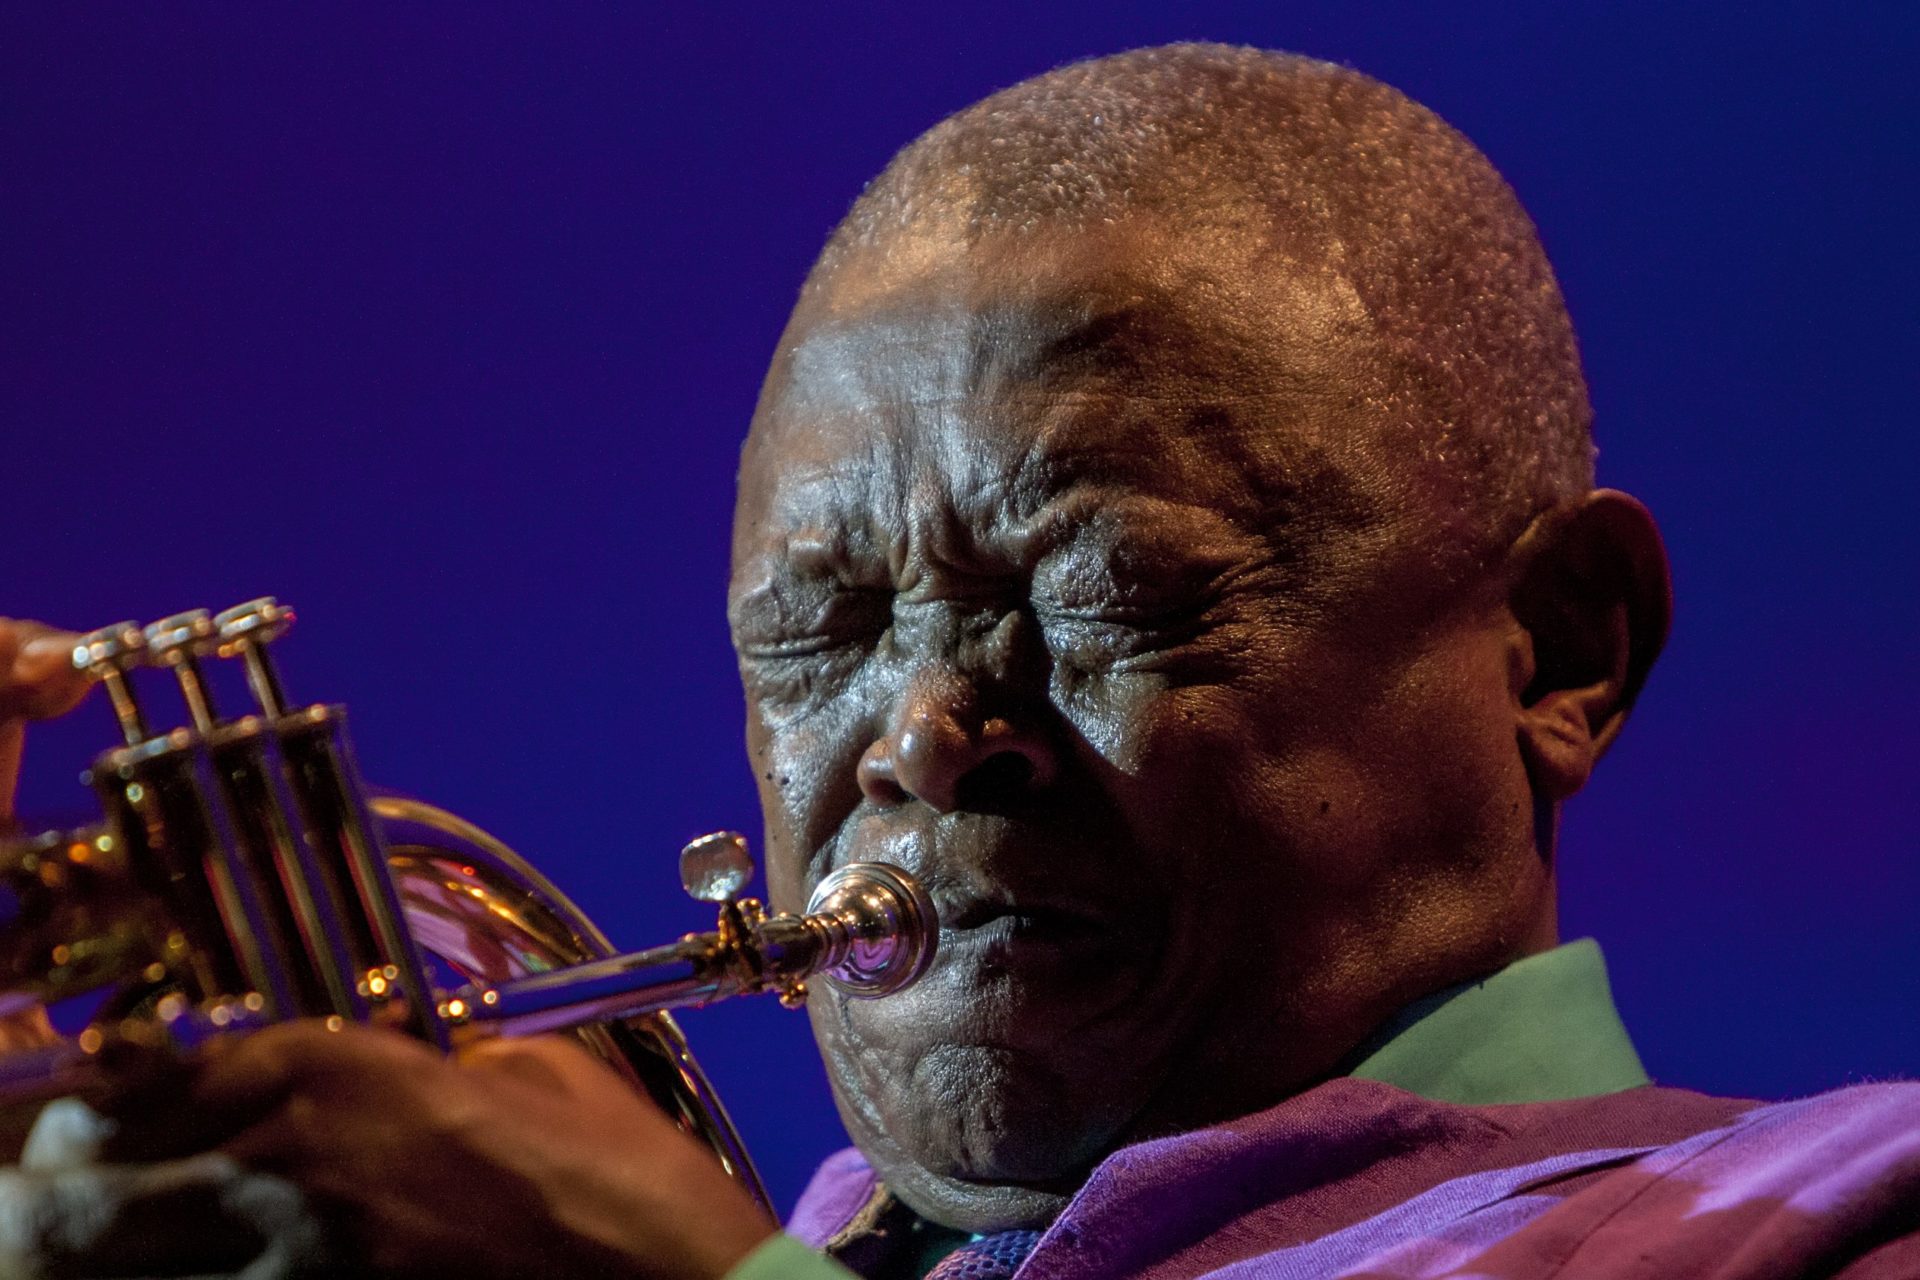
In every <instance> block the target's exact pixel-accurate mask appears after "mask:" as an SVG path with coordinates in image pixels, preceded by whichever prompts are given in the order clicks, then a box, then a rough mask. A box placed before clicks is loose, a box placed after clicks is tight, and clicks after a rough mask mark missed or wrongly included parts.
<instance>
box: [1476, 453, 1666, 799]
mask: <svg viewBox="0 0 1920 1280" xmlns="http://www.w3.org/2000/svg"><path fill="white" fill-rule="evenodd" d="M1514 554H1515V562H1516V574H1515V577H1514V582H1513V586H1512V590H1511V594H1510V598H1509V604H1510V607H1511V609H1512V611H1513V615H1514V617H1515V619H1516V620H1517V621H1518V622H1519V623H1520V626H1521V628H1522V630H1523V632H1524V635H1525V644H1526V646H1527V649H1528V658H1529V661H1528V662H1527V663H1526V664H1525V665H1526V670H1527V671H1528V678H1527V679H1526V681H1525V682H1524V687H1522V688H1520V689H1519V690H1517V692H1516V697H1515V719H1516V723H1515V728H1516V731H1517V733H1518V737H1519V743H1520V747H1521V751H1522V753H1523V755H1524V756H1525V758H1526V762H1527V767H1528V771H1529V773H1530V774H1531V776H1532V777H1533V779H1534V785H1535V787H1536V788H1538V789H1539V790H1541V791H1542V792H1544V793H1545V795H1546V797H1547V798H1550V799H1553V800H1562V799H1565V798H1566V797H1568V796H1570V795H1572V794H1573V793H1574V792H1576V791H1578V790H1579V789H1580V788H1581V787H1582V786H1584V785H1586V781H1587V778H1588V777H1589V776H1590V775H1591V774H1592V772H1593V766H1594V764H1595V763H1596V762H1597V761H1598V760H1599V758H1600V756H1601V755H1602V754H1603V753H1604V752H1605V751H1606V749H1607V747H1608V746H1610V745H1611V744H1612V742H1613V739H1614V738H1615V737H1616V736H1617V735H1618V734H1619V732H1620V727H1621V725H1622V724H1623V723H1625V720H1626V715H1627V711H1628V710H1629V708H1631V706H1632V705H1633V700H1634V698H1635V696H1636V695H1638V693H1639V692H1640V688H1641V686H1642V685H1643V684H1644V683H1645V682H1646V678H1647V673H1648V671H1649V670H1651V668H1652V666H1653V661H1654V659H1655V658H1656V657H1657V656H1658V655H1659V652H1660V648H1661V645H1662V644H1663V643H1664V642H1665V640H1666V634H1667V626H1668V623H1669V620H1670V618H1671V614H1672V596H1671V588H1670V585H1669V579H1668V575H1667V557H1666V551H1665V549H1664V548H1663V547H1662V545H1661V542H1660V533H1659V530H1658V528H1657V527H1656V526H1655V525H1654V522H1653V517H1652V515H1650V514H1649V513H1648V511H1647V509H1646V508H1645V507H1644V506H1642V505H1641V504H1640V503H1639V502H1637V501H1635V500H1634V499H1633V498H1630V497H1628V496H1627V495H1626V494H1623V493H1619V492H1617V491H1615V490H1612V489H1599V490H1595V491H1594V492H1593V493H1590V494H1588V495H1587V496H1586V497H1585V498H1583V499H1581V500H1580V501H1579V502H1578V503H1576V504H1573V505H1571V506H1568V507H1562V508H1558V509H1556V510H1554V511H1552V512H1549V513H1547V514H1546V515H1545V516H1543V517H1541V519H1540V520H1538V521H1536V522H1535V525H1534V527H1533V528H1531V529H1529V530H1528V532H1527V533H1526V535H1524V536H1523V537H1522V538H1521V540H1520V541H1519V542H1518V543H1516V544H1515V548H1514Z"/></svg>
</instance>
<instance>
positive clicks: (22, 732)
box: [0, 618, 87, 833]
mask: <svg viewBox="0 0 1920 1280" xmlns="http://www.w3.org/2000/svg"><path fill="white" fill-rule="evenodd" d="M78 639H79V637H78V636H76V635H74V634H73V633H72V632H70V631H59V630H56V629H55V628H53V627H49V626H46V625H44V624H42V623H38V622H20V621H16V620H14V619H12V618H0V833H4V832H5V831H6V830H7V829H8V828H10V827H11V826H12V825H13V821H14V812H13V795H14V790H15V788H16V787H17V786H18V785H19V782H20V749H21V746H22V744H23V743H24V741H25V738H26V726H27V721H29V720H49V719H52V718H53V717H54V716H58V715H64V714H66V713H67V712H68V711H70V710H72V709H73V707H74V705H75V704H77V703H78V702H79V701H80V699H81V698H83V697H84V696H86V692H87V679H86V677H85V676H83V675H81V674H80V673H79V672H78V671H75V670H74V669H73V645H74V642H75V641H76V640H78Z"/></svg>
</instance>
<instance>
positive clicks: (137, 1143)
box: [103, 1019, 441, 1160]
mask: <svg viewBox="0 0 1920 1280" xmlns="http://www.w3.org/2000/svg"><path fill="white" fill-rule="evenodd" d="M440 1065H441V1059H440V1057H439V1055H438V1054H436V1053H435V1052H434V1051H433V1050H431V1049H429V1048H428V1047H427V1046H426V1045H424V1044H421V1043H419V1042H418V1041H414V1040H409V1039H407V1038H406V1037H404V1036H401V1035H399V1034H397V1033H395V1032H391V1031H381V1030H375V1029H372V1028H368V1027H360V1026H354V1025H351V1024H349V1025H346V1026H343V1027H339V1028H337V1029H335V1028H330V1027H329V1026H328V1025H327V1024H326V1023H323V1022H320V1021H317V1020H313V1019H304V1020H301V1021H298V1022H289V1023H284V1024H282V1025H279V1026H274V1027H268V1028H266V1029H264V1030H261V1031H255V1032H250V1033H248V1034H246V1035H240V1036H233V1037H229V1038H226V1039H221V1040H216V1041H214V1042H213V1043H212V1044H210V1045H208V1046H207V1048H206V1049H204V1050H202V1051H201V1053H200V1054H199V1055H198V1056H197V1057H195V1058H194V1059H191V1060H190V1061H188V1062H186V1063H185V1064H183V1070H182V1076H181V1078H180V1080H179V1082H178V1083H177V1084H173V1083H171V1082H167V1081H164V1080H162V1081H161V1082H160V1083H159V1084H158V1085H157V1086H154V1087H149V1088H147V1089H144V1090H141V1091H138V1092H136V1093H134V1094H132V1095H130V1096H122V1097H121V1098H118V1099H116V1100H114V1101H113V1102H110V1103H107V1104H103V1109H105V1110H107V1111H108V1112H109V1114H111V1115H112V1116H113V1118H114V1119H115V1120H116V1121H118V1122H119V1126H120V1127H119V1130H118V1131H117V1132H116V1133H115V1135H114V1136H113V1138H112V1139H111V1140H110V1141H109V1143H108V1144H107V1147H108V1152H109V1154H110V1156H111V1157H112V1158H114V1159H119V1160H161V1159H169V1158H173V1157H177V1156H181V1155H187V1154H191V1153H194V1152H199V1151H206V1150H209V1149H211V1148H213V1147H215V1146H218V1145H220V1144H221V1143H223V1142H225V1141H227V1140H228V1139H230V1138H231V1137H232V1136H233V1135H234V1134H236V1133H239V1132H241V1131H242V1130H244V1129H246V1128H247V1127H248V1126H249V1125H252V1124H255V1123H257V1122H258V1121H260V1120H261V1119H262V1118H264V1117H265V1116H267V1115H269V1114H271V1113H273V1112H274V1111H276V1110H279V1109H281V1108H282V1107H284V1106H285V1105H286V1103H287V1102H288V1100H289V1099H291V1098H293V1097H294V1096H296V1095H298V1094H301V1093H309V1094H326V1093H339V1092H342V1091H344V1090H346V1089H350V1088H362V1089H366V1090H368V1091H369V1092H370V1093H371V1092H373V1091H376V1090H377V1089H378V1088H379V1087H380V1082H381V1081H390V1080H401V1079H406V1078H408V1077H409V1076H410V1075H411V1074H412V1073H416V1072H419V1071H421V1070H422V1069H427V1070H431V1069H432V1068H434V1067H436V1066H440Z"/></svg>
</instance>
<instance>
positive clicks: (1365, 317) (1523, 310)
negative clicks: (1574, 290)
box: [808, 44, 1593, 555]
mask: <svg viewBox="0 0 1920 1280" xmlns="http://www.w3.org/2000/svg"><path fill="white" fill-rule="evenodd" d="M1133 219H1150V220H1153V221H1156V222H1158V223H1160V224H1162V225H1167V226H1171V227H1173V228H1175V229H1176V233H1177V235H1178V236H1179V237H1180V238H1182V239H1183V240H1185V241H1187V242H1188V243H1198V244H1203V245H1214V246H1219V248H1220V250H1221V253H1222V255H1223V257H1225V258H1227V259H1228V260H1230V261H1231V262H1232V263H1233V264H1234V270H1235V271H1236V273H1237V272H1239V271H1241V270H1245V271H1247V272H1248V273H1250V274H1251V275H1252V276H1253V277H1254V278H1252V279H1250V280H1243V281H1238V282H1237V283H1239V284H1241V285H1244V286H1245V287H1246V288H1248V289H1250V290H1252V291H1254V292H1256V293H1257V292H1259V291H1260V290H1261V289H1262V288H1263V287H1268V288H1271V289H1275V290H1289V291H1293V292H1294V293H1295V294H1297V287H1296V283H1295V282H1297V281H1298V279H1299V278H1300V277H1301V276H1302V275H1303V274H1309V275H1313V274H1317V275H1320V276H1322V277H1326V278H1328V279H1331V280H1333V281H1335V282H1337V284H1338V286H1339V288H1338V291H1337V292H1338V296H1339V297H1340V298H1341V299H1343V300H1344V301H1346V302H1347V303H1349V304H1350V311H1351V314H1349V315H1343V316H1342V317H1340V318H1341V320H1342V321H1343V323H1345V324H1347V325H1349V326H1359V327H1361V328H1364V329H1365V330H1366V331H1367V336H1368V338H1369V347H1370V349H1371V351H1372V359H1370V360H1369V361H1368V364H1367V368H1366V370H1365V373H1364V376H1362V377H1361V378H1360V379H1359V381H1360V382H1361V384H1362V385H1357V386H1354V387H1353V388H1351V390H1352V392H1353V394H1354V396H1355V398H1356V399H1357V400H1359V401H1361V402H1363V407H1364V409H1365V410H1366V414H1365V416H1366V417H1367V418H1368V419H1369V420H1371V421H1372V422H1374V423H1376V424H1377V425H1378V428H1379V430H1380V432H1381V436H1382V440H1383V443H1384V447H1385V448H1386V449H1388V450H1389V451H1390V452H1391V453H1392V454H1393V455H1394V456H1396V457H1397V458H1399V459H1401V460H1403V461H1405V462H1407V463H1408V464H1410V465H1413V466H1415V467H1417V468H1419V471H1420V474H1421V475H1422V476H1423V477H1424V478H1425V480H1426V481H1427V482H1428V484H1427V487H1428V488H1430V489H1432V490H1437V491H1439V492H1440V494H1441V495H1442V496H1443V498H1444V499H1445V501H1444V502H1443V503H1442V504H1441V505H1442V506H1443V507H1444V508H1448V509H1451V510H1453V511H1455V512H1458V513H1460V515H1461V516H1462V517H1463V519H1462V522H1461V526H1460V532H1461V534H1462V536H1463V540H1464V544H1465V545H1464V546H1463V548H1462V549H1469V550H1471V551H1473V552H1477V553H1480V554H1482V555H1484V554H1490V553H1492V552H1494V551H1496V550H1497V549H1499V548H1501V547H1504V546H1505V544H1506V542H1507V541H1508V540H1510V539H1511V538H1512V537H1513V536H1514V535H1515V534H1517V533H1518V532H1519V530H1520V529H1521V528H1522V527H1524V525H1525V523H1526V522H1527V520H1529V519H1530V518H1531V517H1532V516H1534V515H1535V514H1537V513H1539V512H1540V511H1542V510H1545V509H1547V508H1548V507H1551V506H1554V505H1556V504H1558V503H1562V502H1565V501H1569V500H1571V499H1574V498H1577V497H1579V496H1581V495H1583V494H1585V493H1586V492H1587V491H1588V490H1589V489H1591V488H1592V483H1593V464H1592V458H1593V451H1592V446H1591V443H1590V438H1589V434H1588V430H1589V423H1590V417H1591V413H1590V409H1589V406H1588V401H1587V395H1586V386H1585V382H1584V380H1583V378H1582V377H1581V372H1580V361H1579V354H1578V351H1577V349H1576V346H1575V342H1574V337H1573V330H1572V326H1571V324H1570V323H1569V321H1568V318H1567V314H1566V308H1565V305H1564V303H1563V301H1562V299H1561V296H1560V291H1559V288H1558V286H1557V284H1556V283H1555V281H1554V277H1553V272H1552V269H1551V267H1550V266H1549V265H1548V263H1547V259H1546V256H1545V254H1544V252H1543V251H1542V249H1541V247H1540V243H1539V240H1538V237H1537V236H1536V234H1535V231H1534V227H1533V224H1532V222H1531V221H1530V220H1529V219H1528V217H1527V215H1526V212H1525V211H1524V210H1523V209H1522V208H1521V207H1520V205H1519V202H1518V201H1517V200H1516V199H1515V198H1514V195H1513V193H1512V191H1511V190H1510V189H1509V188H1508V187H1507V185H1506V183H1505V182H1504V181H1503V180H1502V179H1501V177H1500V175H1499V174H1498V173H1496V172H1495V171H1494V169H1493V166H1492V165H1491V164H1490V163H1488V161H1487V159H1486V157H1484V156H1483V155H1481V154H1480V152H1479V151H1478V150H1477V149H1475V147H1474V146H1473V145H1472V144H1471V143H1470V142H1468V141H1467V140H1466V139H1465V138H1464V137H1462V136H1461V135H1460V134H1459V133H1457V132H1456V131H1455V130H1453V129H1452V128H1451V127H1449V126H1448V125H1447V124H1446V123H1445V122H1444V121H1442V120H1441V119H1440V118H1439V117H1437V116H1435V115H1434V114H1433V113H1432V112H1430V111H1428V110H1426V109H1425V108H1424V107H1421V106H1420V105H1419V104H1417V103H1415V102H1413V101H1412V100H1410V99H1408V98H1407V97H1406V96H1405V95H1403V94H1401V93H1399V92H1398V91H1396V90H1394V89H1392V88H1390V87H1388V86H1386V85H1383V84H1381V83H1379V82H1378V81H1375V80H1371V79H1369V78H1367V77H1366V76H1363V75H1361V74H1359V73H1358V72H1355V71H1351V70H1348V69H1346V68H1343V67H1337V66H1333V65H1331V64H1328V63H1323V62H1316V61H1313V60H1311V59H1307V58H1301V57H1297V56H1294V55H1290V54H1281V53H1270V52H1265V51H1262V50H1256V49H1244V48H1232V47H1228V46H1222V45H1198V44H1190V45H1174V46H1169V47H1166V48H1159V49H1146V50H1138V51H1135V52H1131V53H1124V54H1118V55H1115V56H1113V57H1108V58H1101V59H1097V60H1094V61H1090V62H1083V63H1077V64H1074V65H1072V66H1068V67H1063V68H1061V69H1059V70H1057V71H1054V72H1051V73H1049V74H1046V75H1043V76H1039V77H1037V78H1035V79H1032V80H1028V81H1025V82H1024V83H1021V84H1019V85H1016V86H1014V87H1013V88H1011V89H1007V90H1005V91H1003V92H1001V93H998V94H995V95H994V96H992V97H990V98H987V99H985V100H984V101H982V102H980V103H978V104H976V105H975V106H973V107H970V108H968V109H967V110H965V111H962V112H960V113H959V114H957V115H954V116H952V117H950V118H949V119H947V120H945V121H943V122H942V123H940V124H939V125H937V126H935V127H934V128H933V129H931V130H929V131H928V132H927V133H926V134H924V135H922V136H921V137H920V138H919V139H918V140H916V141H915V142H914V143H913V144H912V145H910V146H908V147H907V148H906V149H905V150H904V151H902V152H901V153H900V154H899V155H898V156H897V157H895V159H894V161H893V162H892V163H891V164H890V165H889V166H888V167H887V169H886V171H885V172H884V173H882V174H881V175H880V177H879V178H878V179H876V180H875V181H874V182H873V183H872V184H871V185H870V186H869V187H868V188H867V190H866V191H865V192H864V193H863V194H862V196H861V197H860V199H859V200H858V201H857V202H856V203H855V205H854V207H853V210H852V211H851V212H850V213H849V214H848V215H847V217H846V219H845V220H844V221H843V222H842V223H841V225H840V226H839V228H838V229H837V230H836V231H835V232H834V235H833V237H832V239H831V240H830V242H829V244H828V246H827V248H826V250H825V252H824V253H823V254H822V255H821V258H820V261H819V263H818V265H817V266H816V267H815V269H814V272H813V275H812V277H811V278H810V279H809V282H808V291H809V293H810V294H817V293H819V292H820V291H822V290H824V289H827V288H829V287H830V282H832V281H834V280H835V279H836V278H838V277H839V276H840V275H841V273H843V272H844V271H845V270H846V269H847V268H848V267H850V266H852V265H853V264H855V263H860V264H863V267H870V266H872V264H874V263H876V262H878V263H882V264H890V265H892V266H893V267H895V268H897V269H899V270H903V271H913V270H919V269H923V267H924V264H925V263H927V262H928V261H930V260H938V259H940V258H942V257H945V256H948V255H951V254H956V253H963V252H964V251H966V250H967V249H969V248H971V247H973V246H977V245H978V244H980V242H982V241H984V240H989V239H995V240H998V239H1015V240H1017V239H1018V238H1020V237H1022V236H1030V235H1033V234H1035V233H1049V232H1057V231H1060V230H1069V231H1070V230H1073V229H1076V228H1080V229H1089V230H1092V229H1098V228H1101V227H1105V226H1110V225H1113V224H1121V223H1125V222H1127V221H1129V220H1133ZM1281 301H1282V305H1292V304H1295V298H1294V297H1289V298H1287V299H1283V300H1281ZM1295 309H1297V306H1296V307H1295Z"/></svg>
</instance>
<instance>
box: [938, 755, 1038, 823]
mask: <svg viewBox="0 0 1920 1280" xmlns="http://www.w3.org/2000/svg"><path fill="white" fill-rule="evenodd" d="M1033 784H1034V766H1033V761H1032V760H1031V759H1029V758H1028V757H1027V755H1026V754H1025V753H1024V752H1020V751H999V752H995V753H994V754H993V755H990V756H988V757H987V758H986V759H985V760H982V761H981V762H980V763H979V764H977V765H975V766H974V767H973V768H971V769H969V770H968V771H967V773H966V776H964V777H963V778H961V779H960V785H959V786H958V787H956V788H955V789H954V790H955V800H956V801H957V803H958V807H960V808H962V809H967V810H972V811H974V812H991V811H993V810H994V809H999V808H1004V807H1006V806H1007V805H1009V804H1012V803H1013V802H1015V801H1017V800H1019V799H1021V798H1022V797H1024V796H1026V795H1027V794H1028V793H1029V792H1031V791H1032V790H1033Z"/></svg>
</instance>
